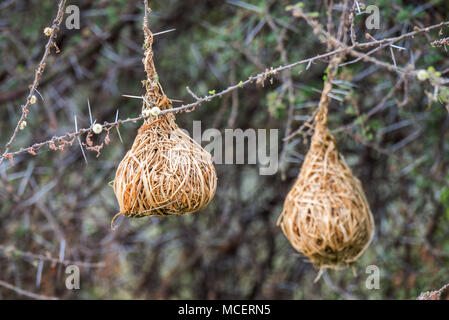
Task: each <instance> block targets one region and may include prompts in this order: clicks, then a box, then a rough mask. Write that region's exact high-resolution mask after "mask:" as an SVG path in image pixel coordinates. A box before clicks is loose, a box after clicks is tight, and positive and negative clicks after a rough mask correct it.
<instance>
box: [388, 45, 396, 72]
mask: <svg viewBox="0 0 449 320" xmlns="http://www.w3.org/2000/svg"><path fill="white" fill-rule="evenodd" d="M390 52H391V58H392V59H393V64H394V67H395V68H397V66H396V59H395V58H394V52H393V48H392V47H391V46H390Z"/></svg>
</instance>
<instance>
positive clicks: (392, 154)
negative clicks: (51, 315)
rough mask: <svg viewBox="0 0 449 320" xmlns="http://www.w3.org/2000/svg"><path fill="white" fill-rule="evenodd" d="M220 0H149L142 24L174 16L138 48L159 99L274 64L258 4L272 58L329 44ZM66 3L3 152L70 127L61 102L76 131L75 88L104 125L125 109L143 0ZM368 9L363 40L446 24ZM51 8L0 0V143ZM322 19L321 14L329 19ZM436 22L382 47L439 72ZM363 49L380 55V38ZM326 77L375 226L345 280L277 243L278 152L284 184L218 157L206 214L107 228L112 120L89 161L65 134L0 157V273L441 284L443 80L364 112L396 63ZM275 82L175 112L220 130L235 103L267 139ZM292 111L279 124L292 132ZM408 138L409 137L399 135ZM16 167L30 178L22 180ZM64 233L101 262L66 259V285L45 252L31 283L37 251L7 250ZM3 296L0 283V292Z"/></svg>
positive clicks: (134, 110)
mask: <svg viewBox="0 0 449 320" xmlns="http://www.w3.org/2000/svg"><path fill="white" fill-rule="evenodd" d="M335 2H339V1H335ZM349 2H350V3H352V1H349ZM371 2H372V1H371ZM232 3H234V4H232ZM235 3H236V2H235V1H234V2H233V1H229V2H226V1H211V0H207V1H193V0H187V1H175V0H165V1H150V6H151V8H152V10H153V13H152V14H151V16H150V26H151V28H152V31H153V32H159V31H163V30H167V29H171V28H176V31H174V32H170V33H166V34H163V35H160V36H156V37H155V46H154V51H155V59H156V61H155V62H156V67H157V70H158V73H159V76H160V79H161V83H162V85H163V86H164V88H165V92H166V94H167V95H168V96H169V97H170V98H172V99H179V100H183V101H185V102H188V101H191V99H192V98H191V97H190V96H189V95H188V93H187V92H186V90H185V87H186V86H189V87H190V88H191V89H192V90H193V91H194V92H195V93H196V94H197V95H199V96H204V95H207V94H208V92H209V91H211V90H216V91H217V92H218V91H219V90H222V89H224V88H226V87H228V86H229V85H230V84H235V83H238V81H240V80H245V79H247V78H248V77H249V76H250V75H253V74H256V73H259V72H262V71H264V70H265V69H266V68H269V67H271V66H278V65H281V64H282V61H281V58H280V52H279V50H278V46H277V36H278V34H279V33H278V32H273V30H272V29H271V28H270V27H269V26H268V24H267V23H266V16H265V14H266V12H268V13H269V15H270V16H271V17H272V18H273V19H274V20H275V23H276V25H277V27H278V28H279V30H281V29H282V28H287V31H286V37H285V39H284V46H285V50H286V52H287V54H288V61H289V62H294V61H297V60H301V59H304V58H307V57H313V56H315V55H317V54H319V53H324V52H326V51H329V50H328V48H327V47H326V45H323V44H322V43H321V42H320V41H319V40H318V38H317V37H316V35H314V34H313V32H312V30H311V28H310V27H309V26H307V24H306V23H305V22H304V21H302V20H299V19H295V18H292V17H291V14H290V13H289V12H287V11H286V10H285V8H286V6H287V5H291V4H294V2H292V1H284V0H282V1H265V0H260V1H255V0H254V1H247V3H249V4H251V7H249V9H248V8H244V7H242V3H241V2H237V4H240V5H235ZM372 3H374V2H372ZM68 4H76V5H78V6H79V7H80V10H81V29H80V30H67V29H66V28H65V27H62V28H61V30H60V35H59V36H58V46H59V48H60V49H61V53H60V54H52V55H51V56H50V57H49V59H48V61H47V69H46V72H45V74H44V77H43V79H42V82H41V86H40V87H39V92H40V93H41V94H42V97H43V100H42V99H41V98H40V97H38V102H37V103H36V105H33V106H32V108H31V111H30V114H29V120H28V126H27V128H26V129H25V130H23V131H21V132H20V135H19V136H18V139H17V140H16V143H15V147H14V148H13V149H14V150H16V149H17V148H19V147H21V146H28V145H31V144H32V143H34V142H38V141H43V140H46V139H49V138H50V137H52V136H53V135H60V134H64V133H65V132H70V131H73V130H74V123H73V116H74V115H75V114H76V115H77V117H78V125H79V126H82V127H87V126H89V116H88V109H87V99H89V100H90V103H91V106H92V111H93V117H94V118H95V119H96V120H97V122H100V123H102V122H103V121H113V120H114V118H115V113H116V110H117V108H118V109H119V115H120V118H122V119H124V118H127V117H132V116H137V115H138V114H139V112H140V107H141V106H140V104H139V101H138V100H135V99H129V98H125V97H122V96H121V95H122V94H131V95H140V94H141V93H142V85H141V82H140V81H141V80H142V79H144V72H143V67H142V64H141V58H142V50H141V44H142V40H143V34H142V31H141V23H142V13H143V8H142V7H143V6H142V3H141V2H140V1H125V0H111V1H103V0H102V1H91V0H79V1H68ZM367 4H370V2H368V3H367ZM375 4H376V5H377V6H378V7H379V9H380V13H381V29H380V30H378V31H376V32H372V31H371V30H366V29H365V25H364V19H365V16H364V15H360V16H356V18H355V25H356V31H357V41H359V42H364V41H368V40H366V39H365V37H364V35H365V33H366V32H369V33H370V34H372V35H373V36H374V37H375V38H376V39H382V38H383V37H389V36H395V35H398V34H400V33H405V32H408V31H411V30H412V29H413V27H414V26H418V27H422V26H428V25H432V24H435V23H438V22H440V21H446V20H447V19H448V16H447V13H448V12H449V3H447V2H445V1H426V2H424V1H401V0H394V1H391V0H390V1H376V2H375ZM252 6H254V7H255V8H254V7H252ZM305 9H306V10H307V11H309V12H317V13H318V15H317V16H318V17H317V19H319V20H320V22H321V23H322V24H323V25H324V26H326V23H327V16H326V2H323V1H305ZM55 10H56V3H55V1H37V0H30V1H23V0H16V1H13V4H11V5H9V6H8V7H7V8H3V9H0V28H1V30H2V32H1V34H0V56H1V59H2V63H1V65H0V143H1V146H4V144H5V143H6V141H7V139H8V138H9V136H10V133H11V132H12V130H13V127H14V126H15V124H16V123H17V121H18V117H19V116H20V108H19V107H20V105H21V104H22V103H23V102H24V101H25V97H26V93H27V91H28V85H29V84H30V83H31V81H32V77H33V74H34V69H35V68H36V65H37V63H38V61H39V59H40V57H41V55H42V51H43V46H44V44H45V41H46V38H45V37H44V35H43V32H42V31H43V29H44V27H45V26H48V25H49V22H50V21H51V20H52V19H53V17H54V15H55ZM339 16H340V11H338V10H335V11H334V16H333V18H334V21H335V23H338V18H339ZM264 19H265V22H264ZM259 24H262V26H261V28H260V30H259V31H258V32H255V30H257V28H258V25H259ZM439 31H440V30H436V31H432V32H429V33H426V34H424V35H419V36H416V37H415V38H414V39H407V40H404V41H401V42H399V43H398V45H400V46H404V47H406V48H407V50H404V51H399V50H395V58H396V61H397V63H398V65H400V66H404V67H405V66H407V65H408V64H409V63H414V64H415V68H416V69H425V70H428V68H429V67H431V69H430V70H436V71H438V72H440V73H441V75H440V77H442V78H444V77H445V76H446V75H447V74H445V73H444V71H445V70H447V68H448V67H449V65H448V59H447V56H448V53H447V52H446V50H445V48H442V47H439V48H435V47H432V46H431V45H430V43H431V42H432V41H434V40H438V39H440V38H443V37H447V36H448V30H447V27H446V28H443V29H442V31H441V34H439ZM254 32H255V33H254ZM373 56H374V57H376V58H377V59H379V60H383V61H387V62H390V63H391V56H390V52H389V50H388V49H382V50H380V51H379V52H377V53H376V54H374V55H373ZM350 59H352V58H351V57H350V56H348V57H347V60H348V61H349V60H350ZM432 68H433V69H432ZM325 69H326V61H316V62H314V63H313V64H312V65H311V66H310V68H309V69H308V70H305V66H300V67H297V68H295V69H293V71H292V77H293V85H294V88H295V92H294V93H295V101H294V103H295V105H296V106H297V108H296V109H295V115H297V116H310V115H311V114H312V113H313V107H312V108H311V107H308V108H307V107H301V106H303V105H305V104H307V103H311V105H312V106H313V105H314V102H315V106H316V101H317V100H318V99H319V95H320V90H321V88H322V82H323V75H324V71H325ZM340 77H341V79H343V80H346V81H348V82H351V83H353V84H354V86H350V87H347V88H345V89H346V90H347V91H348V92H349V93H348V94H347V95H346V96H345V97H344V101H343V102H338V101H333V102H332V104H331V106H330V121H329V126H330V128H331V129H333V130H335V133H336V138H337V140H338V142H339V147H340V151H341V152H342V154H343V155H344V156H345V157H346V159H347V161H348V163H349V164H350V165H351V167H352V168H353V170H354V173H355V174H356V175H357V176H358V177H359V178H360V179H361V180H362V183H363V185H364V188H365V192H366V194H367V197H368V200H369V202H370V205H371V209H372V211H373V214H374V217H375V222H376V235H375V238H374V241H373V243H372V245H371V247H370V248H369V249H368V250H367V252H366V253H365V254H364V255H363V256H362V258H361V259H360V261H359V263H358V264H357V265H356V266H355V271H356V274H355V275H354V274H353V272H352V271H351V270H343V271H338V272H336V271H330V272H328V273H326V274H325V275H324V276H323V278H322V279H321V280H320V281H319V282H318V283H316V284H314V283H313V280H314V278H315V276H316V274H317V271H316V270H314V269H313V267H312V266H311V265H310V264H309V263H308V262H307V260H306V259H304V258H302V257H300V256H298V254H297V253H295V252H294V250H293V249H292V247H291V246H290V244H289V243H288V241H287V240H286V238H285V237H284V236H283V234H282V233H281V231H280V229H279V228H278V227H277V226H276V220H277V217H278V216H279V214H280V212H281V210H282V204H283V200H284V198H285V196H286V194H287V192H288V191H289V188H290V187H291V185H292V183H293V181H294V180H295V178H296V176H297V174H298V172H299V169H300V165H301V164H300V162H299V163H298V161H296V162H287V163H283V167H282V170H283V172H284V173H285V177H286V179H285V180H283V179H282V174H281V173H278V174H276V175H273V176H260V175H259V174H258V167H257V166H256V165H217V166H216V168H217V172H218V176H219V187H218V189H217V193H216V196H215V198H214V200H213V201H212V203H211V204H210V205H209V206H208V207H207V208H206V209H204V210H202V211H200V212H198V213H195V214H193V215H187V216H183V217H172V218H165V219H158V218H144V219H137V220H125V221H124V222H123V223H122V225H121V226H120V228H119V229H118V230H117V231H115V232H112V231H111V230H110V228H109V224H110V221H111V218H112V217H113V215H114V214H115V213H116V212H117V211H118V206H117V203H116V200H115V197H114V194H113V191H112V188H110V187H109V186H108V182H110V181H111V180H112V179H113V177H114V173H115V168H116V167H117V165H118V163H119V161H120V160H121V158H122V157H123V155H124V154H125V153H126V151H127V150H128V148H129V147H130V145H131V143H132V141H133V139H134V137H135V134H136V130H137V128H138V126H139V124H138V123H136V124H131V125H123V126H121V127H120V130H121V135H122V137H123V144H122V143H120V141H119V139H118V136H117V134H116V133H115V131H114V132H112V131H111V137H110V138H111V143H110V144H109V145H107V146H105V147H104V148H103V150H102V151H101V156H100V157H99V158H96V154H95V153H88V155H87V156H88V160H89V164H88V165H87V166H86V165H85V163H84V160H83V157H82V154H81V151H80V148H79V146H77V145H76V143H75V144H74V145H73V146H72V147H71V148H67V149H66V150H64V151H62V152H54V151H47V150H45V151H43V152H40V153H39V154H38V155H37V156H35V157H33V156H31V155H23V156H20V157H16V158H15V159H14V160H15V163H16V164H15V166H14V167H9V164H7V163H6V162H5V165H3V166H0V178H1V180H0V231H1V232H0V279H1V280H4V281H7V282H9V283H11V284H14V285H16V286H19V287H21V288H24V289H26V290H29V291H32V292H36V293H40V294H45V295H51V296H57V297H59V298H67V299H69V298H70V299H93V298H95V299H104V298H119V299H131V298H132V299H140V298H153V299H155V298H186V299H191V298H203V299H223V298H228V299H237V298H238V299H240V298H248V299H253V298H257V299H351V298H360V299H380V298H382V299H409V298H411V299H414V298H416V297H417V296H418V295H419V294H420V293H421V292H422V291H425V290H430V289H437V288H439V287H441V286H442V285H443V284H445V283H447V282H449V277H448V271H449V270H448V267H447V264H448V261H449V259H448V256H449V186H448V179H449V174H448V159H449V154H448V153H449V143H448V141H449V136H448V125H449V118H448V110H447V106H448V101H447V100H445V99H446V96H445V95H444V92H445V90H447V88H445V87H444V85H443V86H442V88H441V91H440V92H441V93H442V94H440V96H439V99H436V100H432V99H431V98H430V97H431V96H432V93H433V90H434V85H433V84H432V82H431V81H423V82H421V81H418V80H417V79H416V78H413V77H409V78H407V79H406V80H405V81H404V82H403V83H402V84H401V85H399V87H398V88H397V89H396V90H395V91H394V93H393V94H392V96H391V98H389V99H387V101H386V102H385V104H384V108H383V109H382V111H381V112H379V113H376V114H375V115H373V116H372V117H366V114H367V112H369V111H370V110H371V109H372V108H374V107H375V106H376V105H377V104H378V103H379V102H380V101H381V100H382V99H383V98H384V97H386V96H387V94H388V92H389V91H390V90H391V89H392V88H394V87H395V85H396V84H397V82H398V81H399V78H400V75H399V74H396V73H394V72H390V71H387V70H385V69H381V68H379V67H376V66H373V65H370V64H367V63H364V62H358V63H354V64H350V65H348V66H345V67H343V68H342V69H341V71H340ZM284 85H285V83H283V82H282V77H281V76H278V77H276V78H274V80H273V83H272V84H271V83H270V82H269V81H266V82H265V86H264V87H262V86H256V85H253V86H250V87H248V88H244V89H239V91H238V93H237V94H236V95H235V96H232V95H228V96H225V97H223V98H220V99H215V100H213V101H211V102H208V103H205V104H203V105H202V106H200V107H198V108H197V110H196V111H195V112H192V113H183V114H179V115H178V116H177V122H178V124H179V125H180V126H181V127H182V128H185V129H187V130H189V131H190V130H191V129H192V121H193V120H201V121H202V127H203V130H204V129H207V128H218V129H220V130H221V131H222V132H223V130H224V129H225V128H229V127H230V123H229V118H230V116H231V111H232V105H233V103H237V106H238V114H237V117H236V120H235V123H234V124H233V127H235V128H242V129H246V128H267V129H270V128H272V129H275V128H278V129H280V133H281V134H280V138H281V136H282V135H283V132H284V130H285V126H286V119H287V109H288V99H287V96H286V95H283V94H282V91H283V90H282V88H283V86H284ZM176 105H180V103H176ZM301 124H302V121H300V120H299V121H294V122H293V129H296V128H299V127H300V126H301ZM351 124H354V125H353V126H352V127H351V128H349V129H346V127H345V126H347V125H351ZM392 126H393V127H392ZM343 129H344V130H343ZM410 135H412V136H413V135H415V136H416V137H414V138H413V139H412V140H411V141H409V142H408V143H404V142H405V141H407V140H404V139H407V137H410ZM300 137H301V141H300V142H301V143H298V144H296V145H289V146H288V150H289V155H291V158H292V157H294V155H295V154H296V155H297V153H300V154H302V155H305V153H306V152H307V149H308V137H307V135H305V136H300ZM103 138H104V136H103V137H99V138H97V140H96V142H99V143H100V142H101V139H103ZM279 142H280V149H281V148H282V147H283V145H282V143H281V141H279ZM279 151H281V150H279ZM296 159H298V158H296ZM27 170H31V172H32V174H31V176H29V179H28V180H27V181H26V182H24V177H26V176H27ZM63 239H64V241H65V244H66V245H65V259H70V260H75V261H88V262H98V261H104V262H105V263H106V266H105V267H104V268H81V271H82V274H81V290H77V291H69V290H67V289H66V288H65V274H64V270H65V269H64V266H63V265H61V264H54V263H53V264H52V263H49V262H44V264H43V268H42V277H41V279H40V284H39V285H36V278H37V272H38V267H39V259H30V258H24V257H23V256H22V255H20V254H19V252H33V253H35V254H43V255H46V254H48V255H51V256H53V257H58V254H59V250H60V246H61V241H62V240H63ZM6 248H7V249H8V250H6ZM372 264H374V265H376V266H378V267H379V269H380V271H381V283H380V289H379V290H369V289H367V288H366V286H365V281H366V279H367V276H368V275H367V274H366V273H365V269H366V267H367V266H368V265H372ZM18 297H21V296H18V295H17V294H16V293H14V292H13V291H11V290H8V289H5V288H3V287H0V298H1V299H6V298H18Z"/></svg>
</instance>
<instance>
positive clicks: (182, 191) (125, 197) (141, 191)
mask: <svg viewBox="0 0 449 320" xmlns="http://www.w3.org/2000/svg"><path fill="white" fill-rule="evenodd" d="M113 187H114V191H115V194H116V197H117V200H118V203H119V205H120V213H121V214H122V215H125V216H130V217H142V216H167V215H182V214H185V213H191V212H195V211H197V210H200V209H201V208H203V207H204V206H206V205H207V204H208V203H209V202H210V201H211V199H212V198H213V196H214V194H215V190H216V187H217V175H216V172H215V168H214V165H213V163H212V159H211V155H210V154H209V153H208V152H207V151H205V150H204V149H203V148H202V147H201V146H200V145H199V144H198V143H197V142H195V141H194V140H193V139H191V138H190V137H189V136H188V135H187V134H186V133H184V132H183V131H182V130H180V129H179V128H178V126H177V125H176V123H175V122H174V116H173V115H172V114H163V115H161V116H159V117H158V118H157V119H156V120H154V118H153V120H152V121H148V122H146V123H144V124H143V125H142V126H141V127H140V129H139V131H138V134H137V136H136V139H135V140H134V144H133V146H132V148H131V149H130V150H129V151H128V153H127V154H126V155H125V157H124V158H123V160H122V161H121V162H120V165H119V167H118V169H117V172H116V175H115V179H114V185H113Z"/></svg>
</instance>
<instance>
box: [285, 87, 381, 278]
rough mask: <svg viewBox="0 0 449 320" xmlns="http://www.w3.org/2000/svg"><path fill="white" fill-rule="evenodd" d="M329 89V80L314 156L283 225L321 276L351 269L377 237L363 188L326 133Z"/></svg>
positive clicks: (288, 201)
mask: <svg viewBox="0 0 449 320" xmlns="http://www.w3.org/2000/svg"><path fill="white" fill-rule="evenodd" d="M330 89H331V82H330V80H329V81H328V82H326V83H325V85H324V88H323V94H322V96H321V101H320V106H319V108H320V109H319V111H318V113H317V117H316V124H315V132H314V134H313V137H312V141H311V146H310V150H309V151H308V153H307V155H306V158H305V160H304V163H303V165H302V168H301V171H300V173H299V176H298V178H297V180H296V182H295V184H294V185H293V188H292V189H291V191H290V192H289V194H288V195H287V198H286V199H285V203H284V208H283V211H282V213H281V216H280V217H279V220H278V224H280V226H281V228H282V231H283V232H284V234H285V236H286V237H287V238H288V239H289V241H290V243H291V244H292V246H293V247H294V248H295V249H296V250H297V251H299V252H301V253H303V254H304V255H305V256H307V257H308V258H309V259H310V261H311V262H312V263H313V264H314V265H315V267H317V268H320V270H321V271H322V270H323V269H324V268H333V269H339V268H340V267H346V266H349V265H351V264H352V263H353V262H355V261H356V260H357V259H358V257H360V255H362V253H363V252H364V251H365V249H366V248H367V247H368V245H369V243H370V242H371V239H372V236H373V233H374V222H373V217H372V214H371V211H370V208H369V205H368V202H367V200H366V197H365V194H364V192H363V189H362V185H361V183H360V181H359V180H358V179H357V178H356V177H355V176H354V175H353V174H352V171H351V169H350V168H349V167H348V165H347V164H346V162H345V160H344V158H343V157H342V156H341V155H340V154H339V152H338V150H337V143H336V141H335V139H334V137H333V136H332V134H331V133H330V132H329V130H328V128H327V105H328V97H327V94H328V93H329V92H330Z"/></svg>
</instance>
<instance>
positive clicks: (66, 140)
mask: <svg viewBox="0 0 449 320" xmlns="http://www.w3.org/2000/svg"><path fill="white" fill-rule="evenodd" d="M296 15H299V16H303V13H302V12H300V13H298V12H296ZM305 19H306V20H307V22H308V23H309V24H311V25H312V26H313V27H314V28H318V29H317V30H318V32H319V33H322V34H324V35H327V36H329V37H330V38H329V39H330V41H332V42H333V44H334V45H335V46H336V47H337V49H335V50H332V51H329V52H326V53H323V54H319V55H316V56H314V57H311V58H307V59H303V60H299V61H296V62H293V63H290V64H285V65H281V66H279V67H276V68H273V67H271V68H269V69H268V68H267V69H266V71H264V72H261V73H258V74H256V75H253V76H250V77H249V78H248V79H247V80H245V81H240V82H239V83H238V84H233V85H230V86H229V87H227V88H226V89H223V90H222V91H219V92H216V93H213V94H209V95H207V96H204V97H198V96H196V95H193V97H194V98H195V101H194V102H191V103H188V104H183V105H181V106H179V107H175V108H171V109H167V110H162V111H161V114H165V113H179V112H190V111H193V110H194V109H195V108H196V107H197V106H199V105H201V104H202V103H204V102H208V101H211V100H212V99H215V98H218V97H221V96H224V95H226V94H228V93H230V92H232V91H234V90H237V89H239V88H243V87H247V86H249V85H250V84H253V83H254V82H256V84H261V85H263V84H264V82H265V80H267V79H268V78H270V77H272V76H275V75H277V74H279V73H280V72H282V71H285V70H290V69H293V68H294V67H297V66H299V65H302V64H306V63H307V64H309V65H310V63H312V62H314V61H316V60H321V59H324V58H329V57H332V56H334V55H337V54H341V53H345V52H348V53H350V54H351V55H353V56H355V57H357V58H361V59H362V60H365V61H368V62H372V63H375V64H377V65H379V66H382V67H385V68H387V69H389V70H392V71H396V72H398V71H399V72H404V73H413V72H415V71H412V70H409V69H407V70H406V69H402V68H397V67H395V66H394V65H392V64H389V63H386V62H383V61H379V60H377V59H375V58H372V57H369V56H368V55H367V54H365V53H361V52H359V51H357V50H355V49H363V48H368V47H373V46H380V45H384V44H388V45H391V44H393V43H395V42H398V41H400V40H403V39H406V38H411V37H414V36H415V35H417V34H419V33H423V32H428V31H430V30H433V29H437V28H441V27H443V26H446V25H449V21H445V22H441V23H438V24H435V25H432V26H428V27H425V28H420V29H419V28H415V30H414V31H412V32H409V33H405V34H403V35H400V36H397V37H391V38H386V39H381V40H376V41H370V42H366V43H355V44H353V45H351V46H347V45H345V44H343V43H341V42H340V41H339V40H338V39H336V38H334V37H333V36H331V35H329V34H328V33H327V32H326V31H325V30H323V29H322V28H320V27H319V25H318V23H316V21H314V20H313V19H311V18H310V17H308V16H306V17H305ZM190 92H191V91H190ZM144 118H145V117H144V116H143V115H142V114H141V115H139V116H137V117H131V118H127V119H125V120H116V121H114V122H104V123H103V128H104V130H106V131H108V132H109V130H110V129H111V128H114V127H118V126H120V125H121V124H126V123H130V122H137V121H139V120H142V119H144ZM90 132H92V126H90V127H88V128H82V129H79V130H76V131H75V132H70V133H66V134H64V135H61V136H55V137H53V138H51V139H49V140H46V141H43V142H38V143H35V144H33V145H32V146H29V147H26V148H20V149H19V150H17V151H14V152H10V153H8V152H6V151H5V153H4V154H3V155H1V156H0V163H1V162H2V161H3V160H4V159H5V158H8V159H9V160H10V162H11V163H13V157H14V156H17V155H19V154H23V153H30V154H32V155H35V154H36V152H37V151H38V150H39V149H41V148H42V147H44V146H50V147H52V146H53V148H51V149H58V150H62V149H63V148H64V146H65V145H67V144H68V145H71V144H72V143H73V142H74V140H75V139H76V138H77V137H78V136H80V135H82V134H85V133H90ZM56 144H59V146H57V145H56ZM8 150H9V148H8Z"/></svg>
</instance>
